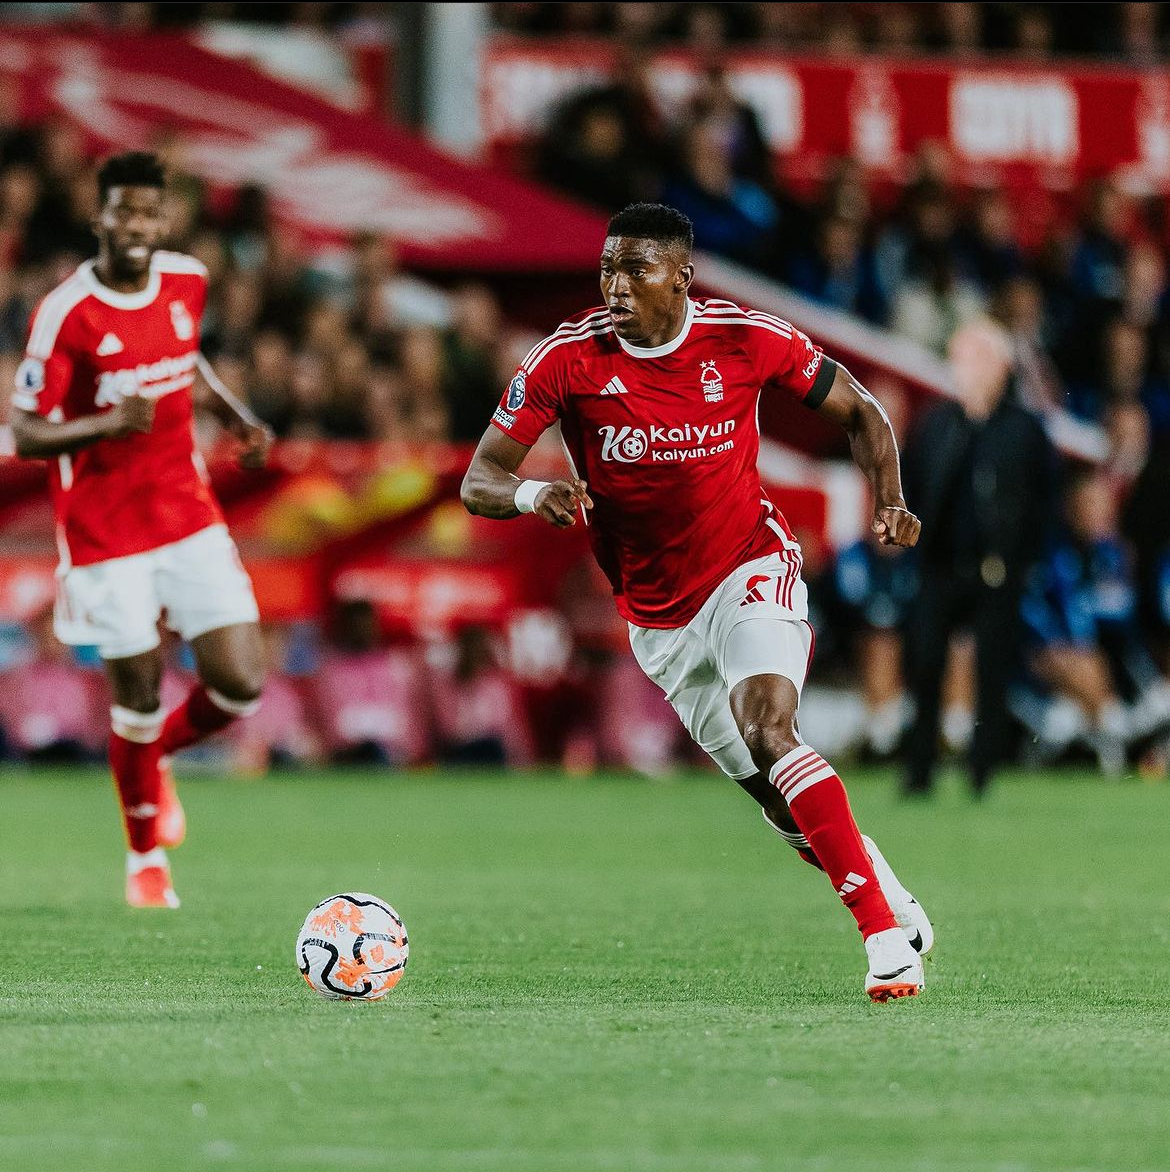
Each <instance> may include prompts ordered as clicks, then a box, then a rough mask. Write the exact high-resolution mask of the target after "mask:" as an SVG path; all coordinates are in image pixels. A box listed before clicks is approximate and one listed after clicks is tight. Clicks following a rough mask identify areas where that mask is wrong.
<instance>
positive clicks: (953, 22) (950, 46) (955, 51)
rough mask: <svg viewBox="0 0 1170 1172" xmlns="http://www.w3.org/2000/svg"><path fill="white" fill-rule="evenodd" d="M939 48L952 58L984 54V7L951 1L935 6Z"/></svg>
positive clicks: (969, 0)
mask: <svg viewBox="0 0 1170 1172" xmlns="http://www.w3.org/2000/svg"><path fill="white" fill-rule="evenodd" d="M935 17H936V19H937V21H938V29H937V32H936V34H935V37H936V38H937V45H938V48H939V49H940V50H941V51H942V52H944V53H946V54H948V55H949V56H951V57H978V56H979V55H981V54H982V53H983V48H984V45H983V5H982V4H976V3H973V2H971V0H951V2H950V3H948V4H936V5H935Z"/></svg>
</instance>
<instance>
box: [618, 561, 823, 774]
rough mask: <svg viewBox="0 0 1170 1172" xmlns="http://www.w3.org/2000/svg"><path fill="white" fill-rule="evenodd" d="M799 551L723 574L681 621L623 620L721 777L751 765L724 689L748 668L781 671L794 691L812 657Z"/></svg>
mask: <svg viewBox="0 0 1170 1172" xmlns="http://www.w3.org/2000/svg"><path fill="white" fill-rule="evenodd" d="M800 565H801V562H800V555H799V551H795V553H794V551H793V550H791V549H788V550H784V551H783V552H782V553H774V554H769V555H768V556H767V557H763V558H757V559H756V560H755V561H751V562H747V563H746V564H745V565H742V566H740V567H739V569H737V570H735V571H734V572H733V573H731V574H729V575H728V576H727V577H726V578H725V579H724V580H723V582H722V583H720V585H719V586H718V587H717V588H716V589H715V591H714V592H713V593H712V595H711V597H710V598H708V599H707V601H706V602H705V603H704V604H703V608H702V609H701V610H700V611H699V613H698V614H697V615H695V617H694V618H693V619H691V621H690V622H689V623H687V625H686V626H685V627H676V628H673V629H670V630H654V629H652V628H649V627H636V626H634V624H633V623H630V624H629V627H630V646H631V647H632V648H633V651H634V657H635V658H636V659H637V661H638V664H639V666H640V667H641V668H642V670H643V671H644V672H645V673H646V674H647V675H648V676H649V677H650V679H652V680H653V681H654V682H655V683H656V684H657V685H658V686H659V687H660V688H661V689H662V690H663V691H664V692H665V693H666V698H667V699H668V700H669V701H670V703H671V705H672V706H673V707H674V710H675V711H676V712H677V713H678V715H679V718H680V719H681V720H682V722H683V725H684V726H685V727H686V730H687V732H688V733H690V735H691V737H692V739H693V740H694V741H695V743H696V744H697V745H699V747H700V748H701V749H703V750H704V752H706V753H708V754H709V755H710V756H711V757H712V758H713V759H714V761H715V763H716V764H717V765H718V766H719V768H720V769H722V770H723V772H724V773H726V774H727V775H728V777H732V778H735V779H736V780H739V779H741V778H744V777H750V776H751V775H752V774H753V773H756V772H757V769H756V767H755V765H754V764H753V762H752V758H751V754H750V753H749V752H748V747H747V745H746V744H744V741H743V737H741V736H740V735H739V728H738V727H737V725H736V723H735V718H734V717H733V716H732V715H731V704H730V701H729V696H730V694H731V689H732V688H734V687H735V685H736V684H738V683H739V682H740V681H741V680H745V679H747V678H748V677H749V676H754V675H781V676H784V677H785V678H787V679H789V680H791V681H792V683H793V685H794V686H795V687H796V693H797V697H798V698H799V696H800V691H801V688H802V687H803V686H804V679H805V676H806V675H807V674H808V666H809V662H810V660H811V658H812V647H813V632H812V627H811V626H810V625H809V622H808V588H807V587H806V586H805V584H804V581H803V579H802V578H801V576H800Z"/></svg>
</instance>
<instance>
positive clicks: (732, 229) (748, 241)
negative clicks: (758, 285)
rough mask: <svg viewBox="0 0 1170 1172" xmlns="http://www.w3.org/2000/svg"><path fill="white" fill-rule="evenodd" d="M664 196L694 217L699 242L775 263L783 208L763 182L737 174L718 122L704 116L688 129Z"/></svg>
mask: <svg viewBox="0 0 1170 1172" xmlns="http://www.w3.org/2000/svg"><path fill="white" fill-rule="evenodd" d="M663 198H664V200H665V202H666V203H669V204H671V205H672V206H673V207H676V208H678V209H679V211H681V212H683V213H684V214H685V215H687V216H689V217H690V219H691V222H692V224H693V225H694V231H695V244H696V246H697V247H699V248H708V249H710V250H711V251H712V252H717V253H720V254H721V255H723V256H727V257H731V258H732V259H733V260H738V261H740V262H742V263H743V264H748V265H753V266H754V267H757V268H769V267H772V266H774V265H775V263H776V257H775V247H776V242H777V237H778V232H779V228H780V211H779V208H778V206H777V204H776V201H775V199H774V198H773V197H772V196H771V195H770V194H769V193H768V192H767V191H765V190H764V188H762V187H761V186H760V185H759V184H758V183H755V182H753V181H752V180H750V179H743V178H739V177H738V176H736V174H735V172H734V170H733V169H732V155H731V144H730V143H728V142H725V141H724V140H723V138H722V136H721V135H720V133H719V127H718V125H717V124H715V123H713V122H710V121H706V120H704V121H699V122H695V123H692V124H691V125H690V126H688V127H687V128H686V129H685V130H684V131H683V145H682V158H681V163H680V166H679V169H678V171H677V172H676V174H675V175H674V176H673V177H672V178H671V179H670V180H668V182H667V184H666V188H665V190H664V193H663Z"/></svg>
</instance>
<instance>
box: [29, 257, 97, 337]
mask: <svg viewBox="0 0 1170 1172" xmlns="http://www.w3.org/2000/svg"><path fill="white" fill-rule="evenodd" d="M88 272H89V268H88V265H87V264H83V265H81V266H80V267H79V268H78V269H76V270H75V271H74V272H73V273H71V274H70V275H69V276H68V277H66V278H65V280H63V281H62V282H61V283H60V284H59V285H57V286H56V287H55V288H53V289H50V290H49V292H48V293H46V294H45V295H44V297H42V298H41V300H40V302H39V303H38V305H37V307H36V308H35V309H34V310H33V312H32V318H31V321H30V323H29V338H28V352H29V353H30V354H31V355H33V356H34V357H38V358H47V357H48V356H49V355H50V354H51V353H52V351H53V347H54V345H55V344H56V342H57V339H58V337H59V336H60V334H61V331H62V329H63V328H64V327H65V323H66V321H67V320H68V319H69V317H70V315H71V314H72V313H73V311H74V310H75V309H76V308H77V307H78V306H79V305H80V304H81V303H82V302H83V301H85V300H87V299H88V298H89V297H90V296H91V295H92V293H93V286H92V282H91V281H90V280H89V279H88Z"/></svg>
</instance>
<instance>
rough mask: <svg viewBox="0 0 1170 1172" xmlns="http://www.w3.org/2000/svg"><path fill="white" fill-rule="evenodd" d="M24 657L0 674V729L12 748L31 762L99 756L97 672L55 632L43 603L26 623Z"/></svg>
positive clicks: (101, 700) (102, 709)
mask: <svg viewBox="0 0 1170 1172" xmlns="http://www.w3.org/2000/svg"><path fill="white" fill-rule="evenodd" d="M28 634H29V639H30V642H31V647H30V648H29V654H28V658H27V659H26V660H25V661H24V662H23V663H19V664H18V665H17V666H15V667H11V668H9V669H8V670H7V671H4V672H2V673H0V728H2V729H3V730H4V734H5V736H4V738H3V739H5V740H7V742H8V748H9V751H10V752H11V753H13V754H14V755H16V756H18V757H19V758H20V759H22V760H24V761H29V762H37V763H49V762H60V761H99V760H101V757H102V753H103V752H104V749H105V743H104V738H103V737H101V736H100V735H95V731H94V730H95V729H96V730H100V729H101V728H102V727H103V726H104V723H105V718H104V715H103V714H104V712H105V707H106V701H105V694H104V689H103V685H102V680H101V677H100V675H98V674H95V673H94V672H92V671H87V670H85V669H84V668H81V667H79V666H78V665H77V663H76V661H75V660H74V658H73V652H72V651H71V650H70V648H68V647H66V646H65V645H64V644H62V643H59V642H58V641H57V638H56V636H55V635H54V634H53V611H52V608H51V607H49V608H46V609H45V610H44V611H43V612H42V613H41V614H40V615H38V616H37V617H36V619H34V620H33V622H32V623H30V624H29V628H28Z"/></svg>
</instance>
